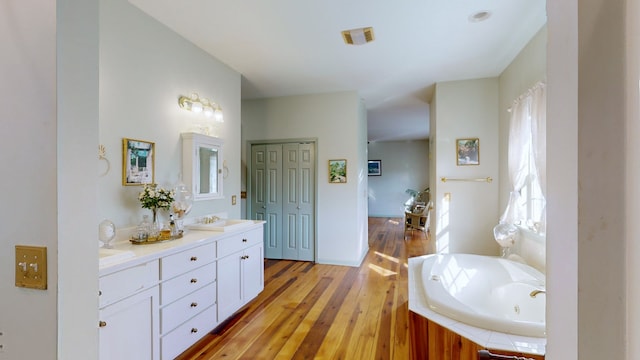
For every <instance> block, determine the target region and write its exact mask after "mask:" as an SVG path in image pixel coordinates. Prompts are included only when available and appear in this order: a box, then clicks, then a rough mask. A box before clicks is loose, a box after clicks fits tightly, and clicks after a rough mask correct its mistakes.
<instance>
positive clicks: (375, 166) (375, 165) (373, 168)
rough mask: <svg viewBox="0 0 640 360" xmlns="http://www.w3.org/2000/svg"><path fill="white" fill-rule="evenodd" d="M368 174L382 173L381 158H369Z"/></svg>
mask: <svg viewBox="0 0 640 360" xmlns="http://www.w3.org/2000/svg"><path fill="white" fill-rule="evenodd" d="M368 169H369V171H368V174H369V176H381V175H382V160H369V165H368Z"/></svg>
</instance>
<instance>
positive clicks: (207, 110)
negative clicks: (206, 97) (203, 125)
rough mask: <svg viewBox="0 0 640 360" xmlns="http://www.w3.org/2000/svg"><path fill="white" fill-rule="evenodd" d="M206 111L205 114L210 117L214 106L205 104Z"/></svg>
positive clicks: (204, 110)
mask: <svg viewBox="0 0 640 360" xmlns="http://www.w3.org/2000/svg"><path fill="white" fill-rule="evenodd" d="M202 111H203V112H204V116H206V117H208V118H210V117H212V116H213V113H214V111H213V108H212V107H211V106H205V107H204V109H203V110H202Z"/></svg>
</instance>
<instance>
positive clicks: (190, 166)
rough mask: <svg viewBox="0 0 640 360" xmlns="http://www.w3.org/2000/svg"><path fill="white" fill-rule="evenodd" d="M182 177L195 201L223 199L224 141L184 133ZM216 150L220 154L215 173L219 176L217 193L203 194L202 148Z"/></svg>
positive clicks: (182, 135)
mask: <svg viewBox="0 0 640 360" xmlns="http://www.w3.org/2000/svg"><path fill="white" fill-rule="evenodd" d="M181 137H182V176H183V181H184V183H185V184H186V185H187V186H189V187H190V190H191V193H192V194H193V199H194V201H199V200H212V199H223V198H224V192H223V186H222V185H223V182H224V181H223V180H224V176H223V173H222V165H223V163H224V159H223V156H222V155H223V154H222V145H223V143H224V142H223V141H222V139H220V138H216V137H213V136H208V135H204V134H199V133H193V132H190V133H182V134H181ZM202 147H206V148H210V149H215V150H216V151H217V153H218V164H217V168H216V169H215V172H216V174H217V176H218V179H217V185H218V186H217V191H216V192H212V193H205V194H201V193H200V192H199V189H200V148H202Z"/></svg>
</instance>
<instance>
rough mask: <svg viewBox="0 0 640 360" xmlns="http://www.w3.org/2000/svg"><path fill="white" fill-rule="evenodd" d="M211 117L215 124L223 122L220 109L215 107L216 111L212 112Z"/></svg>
mask: <svg viewBox="0 0 640 360" xmlns="http://www.w3.org/2000/svg"><path fill="white" fill-rule="evenodd" d="M213 116H214V118H215V119H216V121H217V122H224V115H223V114H222V109H220V108H219V107H217V106H216V109H215V110H214V112H213Z"/></svg>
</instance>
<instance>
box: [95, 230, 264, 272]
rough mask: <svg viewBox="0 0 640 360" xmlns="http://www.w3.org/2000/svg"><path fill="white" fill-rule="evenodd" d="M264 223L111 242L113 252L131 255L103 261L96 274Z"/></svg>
mask: <svg viewBox="0 0 640 360" xmlns="http://www.w3.org/2000/svg"><path fill="white" fill-rule="evenodd" d="M264 223H265V221H262V220H255V221H253V224H251V225H247V226H243V227H240V228H237V229H236V230H234V231H225V232H221V231H204V230H191V229H185V232H184V235H183V236H182V237H181V238H180V239H175V240H170V241H163V242H157V243H153V244H144V245H135V244H132V243H131V242H130V241H129V240H126V239H124V240H119V241H117V242H115V243H113V250H115V251H114V252H119V251H122V252H129V253H132V254H133V255H132V256H128V257H126V258H123V259H122V260H120V261H119V260H116V261H108V262H104V264H102V265H100V267H99V273H98V276H104V275H108V274H111V273H114V272H116V271H119V270H122V269H124V268H127V267H131V266H135V265H137V264H141V263H144V262H147V261H151V260H155V259H158V258H160V257H163V256H167V255H171V254H175V253H178V252H180V251H184V250H187V249H190V248H193V247H196V246H199V245H204V244H207V243H209V242H213V241H218V240H220V239H224V238H227V237H229V236H233V235H235V234H238V233H242V232H245V231H248V230H251V229H255V228H257V227H261V226H263V224H264ZM100 251H102V249H100ZM107 251H108V250H107Z"/></svg>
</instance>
